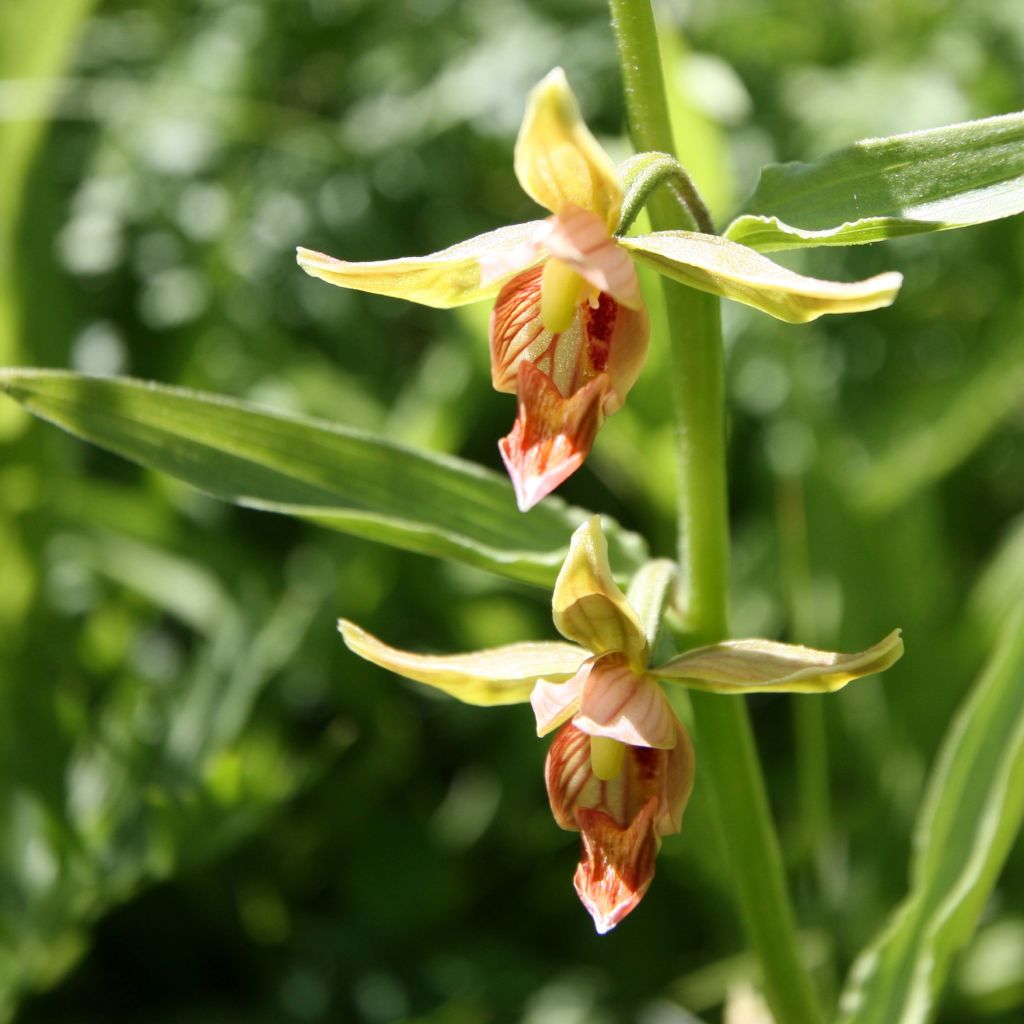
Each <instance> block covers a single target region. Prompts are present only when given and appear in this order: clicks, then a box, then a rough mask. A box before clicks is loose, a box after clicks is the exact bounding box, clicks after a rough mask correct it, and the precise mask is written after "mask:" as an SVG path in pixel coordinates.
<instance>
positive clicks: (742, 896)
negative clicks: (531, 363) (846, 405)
mask: <svg viewBox="0 0 1024 1024" xmlns="http://www.w3.org/2000/svg"><path fill="white" fill-rule="evenodd" d="M609 6H610V8H611V12H612V19H613V27H614V30H615V38H616V42H617V45H618V51H619V62H620V64H621V67H622V76H623V85H624V89H625V95H626V107H627V113H628V117H629V126H630V132H631V134H632V137H633V143H634V145H635V147H636V150H637V152H644V151H656V152H663V153H669V154H671V153H673V150H674V143H673V138H672V131H671V125H670V122H669V117H668V106H667V103H666V99H665V91H664V84H663V81H662V72H661V59H660V55H659V51H658V39H657V33H656V29H655V24H654V17H653V13H652V10H651V6H650V0H609ZM649 211H650V216H651V221H652V223H653V225H654V228H655V230H666V229H674V228H676V229H680V228H681V229H690V230H692V229H693V228H694V227H695V226H696V223H695V220H694V218H693V217H692V215H688V214H687V212H686V211H685V209H684V208H683V207H681V206H680V205H678V204H677V203H676V202H675V201H674V200H673V199H672V198H670V197H669V196H668V195H667V193H666V192H665V190H661V192H659V193H656V194H654V195H653V196H652V197H651V201H650V204H649ZM662 287H663V289H664V293H665V305H666V310H667V314H668V324H669V342H670V345H671V350H672V371H673V390H674V400H675V401H674V404H675V414H676V424H677V451H678V467H679V470H678V471H679V505H678V508H679V519H678V523H679V563H680V568H681V575H680V594H679V604H680V608H681V610H682V611H683V613H684V616H685V628H686V635H685V636H680V637H679V640H680V642H681V643H683V644H685V645H686V646H693V645H695V644H706V643H713V642H715V641H718V640H722V639H724V638H725V637H726V636H727V635H728V558H729V521H728V502H727V494H726V468H725V402H724V372H723V350H722V335H721V321H720V314H719V301H718V299H717V298H716V297H715V296H713V295H708V294H702V293H700V292H697V291H694V290H693V289H690V288H686V287H683V286H681V285H678V284H675V283H673V282H671V281H668V280H664V279H663V280H662ZM691 700H692V701H693V711H694V719H695V724H696V727H697V742H698V745H699V752H700V756H701V758H702V763H703V765H704V767H705V771H706V772H707V777H708V779H709V781H710V783H711V787H712V790H713V792H714V795H715V801H716V804H717V808H718V815H719V820H720V823H721V827H722V831H723V834H724V836H725V839H726V845H727V848H728V849H729V850H730V851H731V858H732V865H731V866H732V869H733V876H734V880H735V882H736V886H737V891H738V896H739V903H740V908H741V911H742V914H743V919H744V923H745V926H746V929H747V934H748V936H749V939H750V942H751V944H752V945H753V947H754V948H755V950H756V951H757V954H758V957H759V959H760V962H761V965H762V969H763V971H764V986H765V994H766V996H767V998H768V1001H769V1004H770V1005H771V1008H772V1011H773V1013H774V1015H775V1017H776V1019H777V1020H778V1021H780V1022H785V1024H804V1022H810V1024H815V1022H818V1021H820V1020H821V1019H822V1015H821V1011H820V1009H819V1007H818V1003H817V1000H816V997H815V993H814V991H813V988H812V986H811V982H810V978H809V977H808V975H807V973H806V971H805V969H804V967H803V964H802V963H801V961H800V956H799V948H798V945H797V937H796V926H795V922H794V917H793V912H792V909H791V907H790V904H789V899H788V893H787V890H786V883H785V876H784V872H783V868H782V857H781V854H780V851H779V845H778V840H777V837H776V835H775V832H774V828H773V826H772V822H771V818H770V814H769V810H768V801H767V797H766V794H765V789H764V781H763V778H762V776H761V771H760V765H759V763H758V760H757V754H756V750H755V747H754V740H753V734H752V732H751V728H750V721H749V718H748V716H747V712H746V707H745V706H744V705H743V703H742V702H740V701H716V700H715V698H714V697H713V696H711V695H704V694H693V695H692V697H691Z"/></svg>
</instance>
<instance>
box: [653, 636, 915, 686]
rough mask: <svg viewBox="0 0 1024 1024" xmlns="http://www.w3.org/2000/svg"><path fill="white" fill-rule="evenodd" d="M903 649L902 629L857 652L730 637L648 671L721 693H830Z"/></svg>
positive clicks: (886, 663)
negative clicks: (824, 649)
mask: <svg viewBox="0 0 1024 1024" xmlns="http://www.w3.org/2000/svg"><path fill="white" fill-rule="evenodd" d="M902 655H903V640H902V639H901V638H900V631H899V630H898V629H894V630H893V631H892V632H891V633H890V634H889V635H888V636H887V637H886V638H885V639H884V640H881V641H879V642H878V643H877V644H875V645H874V646H873V647H869V648H868V649H867V650H864V651H858V652H857V653H856V654H838V653H836V652H835V651H818V650H815V649H814V648H812V647H800V646H798V645H796V644H782V643H777V642H776V641H774V640H728V641H726V642H725V643H720V644H711V645H710V646H708V647H697V648H695V649H694V650H692V651H687V652H686V653H685V654H680V655H679V656H678V657H676V658H673V659H672V660H671V661H670V662H668V663H667V664H665V665H662V666H660V667H659V668H652V669H651V670H650V674H651V675H652V676H655V677H656V678H658V679H669V680H673V681H675V682H680V683H683V684H685V685H686V686H690V687H692V688H693V689H696V690H713V691H715V692H717V693H758V692H763V691H768V690H770V691H774V692H776V693H780V692H781V693H832V692H833V691H835V690H840V689H842V688H843V687H844V686H845V685H846V684H847V683H848V682H850V681H851V680H852V679H860V678H861V677H862V676H870V675H874V674H875V673H876V672H882V671H884V670H885V669H887V668H888V667H889V666H890V665H892V664H893V663H894V662H896V661H898V660H899V659H900V657H901V656H902Z"/></svg>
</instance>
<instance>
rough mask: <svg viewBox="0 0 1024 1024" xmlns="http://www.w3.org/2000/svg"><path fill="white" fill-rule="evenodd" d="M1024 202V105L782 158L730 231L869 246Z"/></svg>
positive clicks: (788, 241) (789, 243)
mask: <svg viewBox="0 0 1024 1024" xmlns="http://www.w3.org/2000/svg"><path fill="white" fill-rule="evenodd" d="M1022 210H1024V113H1015V114H1005V115H1003V116H1000V117H989V118H985V119H984V120H981V121H968V122H965V123H963V124H954V125H949V126H948V127H945V128H933V129H930V130H928V131H921V132H910V133H908V134H906V135H893V136H891V137H889V138H884V139H865V140H863V141H862V142H857V143H854V145H852V146H848V147H847V148H845V149H841V150H839V151H838V152H836V153H833V154H831V155H830V156H827V157H824V158H822V159H821V160H817V161H815V162H814V163H810V164H802V163H789V164H774V165H771V166H769V167H766V168H764V170H763V171H762V172H761V180H760V181H759V182H758V184H757V188H755V189H754V193H753V195H751V197H750V198H749V199H748V200H747V203H746V205H745V207H744V209H743V212H742V214H741V215H740V216H739V217H737V218H736V220H734V221H733V222H732V224H730V225H729V227H728V228H727V229H726V232H725V234H726V237H728V238H731V239H732V240H733V241H735V242H742V243H743V244H744V245H749V246H751V247H752V248H754V249H759V250H760V251H762V252H772V251H778V250H780V249H798V248H802V247H805V246H815V245H860V244H862V243H864V242H877V241H880V240H881V239H884V238H895V237H898V236H900V235H913V234H918V233H920V232H922V231H943V230H945V229H947V228H959V227H967V226H968V225H971V224H983V223H984V222H986V221H990V220H997V219H999V218H1000V217H1010V216H1012V215H1013V214H1016V213H1020V212H1021V211H1022Z"/></svg>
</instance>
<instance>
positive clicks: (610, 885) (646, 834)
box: [573, 797, 659, 935]
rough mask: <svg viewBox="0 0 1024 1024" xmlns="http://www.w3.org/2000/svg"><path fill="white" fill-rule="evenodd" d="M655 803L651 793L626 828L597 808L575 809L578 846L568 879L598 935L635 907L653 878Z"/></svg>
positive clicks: (656, 843)
mask: <svg viewBox="0 0 1024 1024" xmlns="http://www.w3.org/2000/svg"><path fill="white" fill-rule="evenodd" d="M656 803H657V801H656V800H655V799H654V797H651V798H650V800H648V801H647V803H646V804H644V806H643V808H642V809H641V810H640V812H639V813H638V814H637V815H636V817H635V818H634V819H633V820H632V821H631V822H630V823H629V825H628V827H626V828H622V827H621V826H620V825H618V824H616V822H614V821H613V820H612V819H611V818H609V817H608V815H606V814H603V813H602V812H601V811H595V810H579V811H577V812H576V820H577V821H578V823H579V827H580V834H581V837H582V840H583V842H582V847H583V849H582V855H581V857H580V864H579V867H578V868H577V869H576V875H575V877H574V878H573V884H574V886H575V887H576V893H577V895H578V896H579V898H580V901H581V902H582V903H583V906H585V907H586V908H587V911H588V913H589V914H590V916H591V917H592V918H593V919H594V926H595V927H596V928H597V932H598V934H599V935H604V934H605V932H608V931H611V929H612V928H614V927H615V926H616V925H617V924H618V923H619V922H620V921H621V920H622V919H623V918H624V917H625V916H626V915H627V914H628V913H629V912H630V911H631V910H633V909H634V908H635V907H636V905H637V904H638V903H639V902H640V900H641V899H643V896H644V893H646V892H647V890H648V888H649V887H650V884H651V881H652V880H653V879H654V866H655V859H656V857H657V855H658V846H659V840H658V837H657V835H656V833H655V831H654V827H653V819H654V813H655V805H656Z"/></svg>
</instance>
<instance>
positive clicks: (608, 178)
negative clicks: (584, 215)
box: [515, 68, 622, 233]
mask: <svg viewBox="0 0 1024 1024" xmlns="http://www.w3.org/2000/svg"><path fill="white" fill-rule="evenodd" d="M515 172H516V177H517V178H518V179H519V184H520V185H522V187H523V191H524V192H526V194H527V195H528V196H529V197H530V198H531V199H533V200H534V201H535V202H537V203H539V204H540V205H541V206H543V207H544V208H545V209H547V210H550V211H551V212H552V213H558V212H559V211H560V210H561V209H562V208H563V207H564V206H565V205H566V204H567V203H572V204H573V205H575V206H579V207H581V208H582V209H584V210H589V211H590V212H591V213H596V214H597V215H598V216H599V217H600V218H601V219H602V220H603V221H604V222H605V224H606V225H607V227H608V231H609V233H611V232H612V231H614V230H615V228H616V227H617V226H618V223H619V213H620V211H621V209H622V186H621V185H620V184H619V178H618V174H617V173H616V171H615V164H614V163H612V159H611V157H610V156H608V154H607V153H606V152H605V151H604V150H603V149H602V148H601V146H600V145H599V143H598V141H597V139H595V138H594V136H593V135H591V134H590V129H589V128H588V127H587V126H586V123H585V122H584V120H583V118H582V116H581V115H580V108H579V104H578V103H577V102H576V97H575V96H574V95H573V91H572V89H570V88H569V83H568V81H567V80H566V77H565V72H564V71H563V70H562V69H561V68H555V69H554V71H552V72H551V73H550V74H548V75H547V76H546V77H545V78H544V79H543V80H542V81H541V82H540V83H539V84H538V85H536V86H535V87H534V88H533V91H532V92H531V93H530V95H529V98H528V99H527V101H526V113H525V114H524V115H523V123H522V126H521V127H520V129H519V137H518V138H517V139H516V149H515Z"/></svg>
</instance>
